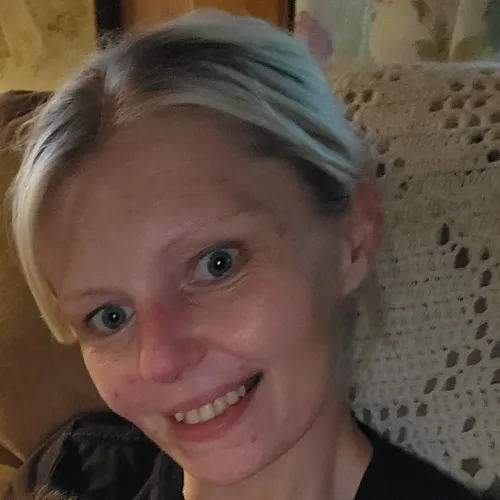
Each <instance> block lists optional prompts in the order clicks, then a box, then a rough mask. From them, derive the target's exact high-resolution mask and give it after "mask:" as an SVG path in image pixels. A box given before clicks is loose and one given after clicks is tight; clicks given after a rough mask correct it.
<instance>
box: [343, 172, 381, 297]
mask: <svg viewBox="0 0 500 500" xmlns="http://www.w3.org/2000/svg"><path fill="white" fill-rule="evenodd" d="M382 222H383V216H382V202H381V196H380V191H379V188H378V186H377V184H376V181H374V180H372V179H369V178H362V179H360V180H359V181H358V184H357V185H356V187H355V189H354V191H353V193H352V195H351V202H350V206H349V211H348V212H347V214H346V215H345V216H344V217H343V219H342V222H341V233H340V237H341V249H340V252H341V269H340V273H341V277H342V293H343V295H345V296H347V295H350V294H351V293H353V292H354V291H356V290H357V289H358V288H360V286H361V285H362V283H363V282H364V281H365V279H366V278H367V277H368V275H369V274H371V273H372V272H373V271H375V270H376V267H377V263H378V256H379V252H380V245H381V239H382Z"/></svg>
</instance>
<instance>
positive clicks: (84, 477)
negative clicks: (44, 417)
mask: <svg viewBox="0 0 500 500" xmlns="http://www.w3.org/2000/svg"><path fill="white" fill-rule="evenodd" d="M160 466H161V468H162V471H164V469H165V468H171V469H174V468H175V467H177V466H176V465H175V464H174V462H173V461H172V460H171V459H169V458H168V457H167V456H166V455H164V454H163V453H162V452H161V451H160V450H159V449H158V448H157V447H156V445H155V444H153V443H152V442H151V441H150V440H149V439H148V438H147V437H146V436H145V435H144V434H142V432H141V431H140V430H139V429H137V428H136V427H135V426H134V425H132V424H131V423H129V422H128V421H126V420H124V419H122V418H121V417H119V416H118V415H116V414H114V413H111V412H98V413H87V414H82V415H79V416H78V417H76V418H74V419H72V420H71V421H70V422H68V423H67V424H66V425H64V426H63V427H62V428H61V429H59V430H58V431H57V432H56V433H55V434H53V435H52V436H51V437H50V438H48V439H47V440H46V441H45V442H44V443H43V444H42V446H41V447H40V448H39V449H38V450H37V451H36V452H35V453H34V454H33V456H32V457H31V458H30V460H29V461H28V462H27V463H26V464H24V465H23V466H22V467H21V469H19V471H18V473H17V474H16V477H15V478H14V481H13V482H12V484H11V485H10V487H9V489H8V490H7V493H6V496H5V497H4V498H5V500H17V499H20V498H25V497H26V496H27V495H28V494H29V493H30V492H32V491H34V490H35V489H37V488H39V487H48V488H50V489H54V490H59V491H61V492H64V493H65V494H66V495H68V496H72V495H74V496H76V497H79V496H80V497H84V498H89V499H92V498H94V499H101V498H102V499H106V500H114V499H116V500H118V499H120V500H123V498H136V496H137V495H138V494H139V492H140V491H143V490H144V489H145V487H147V485H148V484H152V482H154V481H156V480H154V481H153V477H152V476H153V475H154V474H155V471H156V470H157V469H158V467H160ZM169 475H170V476H172V471H170V474H169ZM141 498H142V497H141ZM144 498H148V497H144Z"/></svg>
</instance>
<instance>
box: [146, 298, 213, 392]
mask: <svg viewBox="0 0 500 500" xmlns="http://www.w3.org/2000/svg"><path fill="white" fill-rule="evenodd" d="M139 327H140V353H139V368H140V372H141V375H142V378H143V379H144V380H147V381H150V382H154V383H157V384H170V383H173V382H176V381H177V380H179V379H181V378H182V377H183V376H184V374H185V373H187V372H188V371H189V370H190V369H192V368H193V367H195V366H197V365H198V364H199V363H200V362H201V361H202V359H203V358H204V357H205V354H206V351H207V349H206V346H205V345H204V344H203V342H202V341H201V340H200V339H198V338H196V337H195V336H194V335H193V325H192V324H191V321H190V318H189V314H188V312H187V311H186V310H185V309H184V308H182V307H164V306H161V305H157V306H155V307H152V308H149V309H148V310H147V311H146V312H145V313H144V314H143V315H142V317H140V318H139Z"/></svg>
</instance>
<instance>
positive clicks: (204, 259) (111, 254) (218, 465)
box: [39, 110, 365, 483]
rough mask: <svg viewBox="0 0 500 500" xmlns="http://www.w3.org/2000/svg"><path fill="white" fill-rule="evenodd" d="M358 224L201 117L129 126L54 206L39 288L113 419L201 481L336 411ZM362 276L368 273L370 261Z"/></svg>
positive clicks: (273, 453) (255, 458)
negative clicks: (343, 307)
mask: <svg viewBox="0 0 500 500" xmlns="http://www.w3.org/2000/svg"><path fill="white" fill-rule="evenodd" d="M346 227H350V225H349V224H346V223H345V219H334V218H330V217H325V216H323V215H320V214H319V213H318V211H317V208H316V206H315V203H314V200H313V198H312V196H311V194H310V193H309V190H308V189H307V188H306V187H305V186H304V184H303V182H302V181H301V179H300V177H299V176H298V175H296V173H295V172H294V171H293V169H292V168H290V166H289V165H285V164H282V163H281V162H280V161H277V160H270V159H263V158H257V157H255V156H252V155H251V154H250V153H249V152H247V151H246V149H245V148H244V147H243V146H242V145H240V144H238V141H235V140H234V137H233V136H232V134H231V131H230V129H229V127H227V126H224V125H223V124H222V122H220V121H219V120H218V119H217V118H216V117H213V116H211V115H209V114H208V113H203V112H201V111H194V110H191V111H187V110H183V111H182V110H178V111H176V112H175V113H172V112H170V115H169V116H168V117H166V116H163V117H161V118H160V117H156V118H151V117H149V118H142V119H140V120H138V121H136V122H134V123H133V124H130V125H126V126H122V127H121V128H120V129H119V130H118V131H116V133H114V135H112V137H110V138H109V139H108V140H107V141H106V143H105V144H104V145H103V146H102V147H101V149H100V150H99V151H98V152H97V153H95V154H93V155H92V156H91V157H89V158H87V159H86V160H85V162H84V164H83V165H82V166H81V168H80V169H79V170H78V172H77V173H76V174H74V175H73V176H72V177H71V178H68V179H66V180H65V181H63V182H62V184H60V185H59V186H58V187H57V189H55V190H54V191H53V192H52V194H51V196H50V198H49V200H48V201H47V204H46V206H45V209H44V213H43V214H42V217H41V221H40V232H39V234H40V251H41V260H42V264H43V268H44V271H45V273H46V275H47V276H48V279H49V281H50V283H51V286H52V287H53V289H54V290H55V293H56V295H57V299H58V304H59V307H60V309H61V311H62V314H63V316H64V317H65V319H67V320H68V322H70V323H71V325H72V327H73V328H74V330H75V331H76V332H77V333H78V336H79V341H80V344H81V349H82V353H83V357H84V360H85V363H86V365H87V368H88V371H89V373H90V375H91V377H92V379H93V381H94V382H95V384H96V386H97V388H98V390H99V392H100V394H101V396H102V397H103V398H104V400H105V401H106V402H107V403H108V404H109V406H110V407H111V408H112V409H113V410H114V411H116V412H117V413H119V414H120V415H122V416H123V417H125V418H127V419H128V420H130V421H131V422H133V423H134V424H136V425H137V426H138V427H140V428H141V429H142V430H143V431H144V432H145V433H146V434H147V435H148V436H150V437H151V439H153V440H154V441H155V442H156V443H157V444H158V445H159V446H160V447H161V448H162V449H163V450H164V451H165V452H166V453H168V454H170V455H171V456H172V457H173V458H174V459H175V460H177V461H178V462H179V463H180V465H181V466H183V467H184V468H185V469H186V470H187V471H188V472H189V473H190V474H192V475H194V476H195V477H198V478H200V479H206V480H210V481H214V482H218V483H230V482H233V481H237V480H240V479H243V478H245V477H247V476H249V475H251V474H252V473H254V472H256V471H258V470H259V469H261V468H262V467H264V466H265V465H266V464H268V463H270V462H272V461H273V460H275V459H277V458H278V457H279V456H280V455H282V454H284V453H285V452H286V451H287V450H289V449H290V448H291V447H292V446H293V445H294V444H295V443H296V442H297V441H299V440H300V439H301V438H302V437H303V436H304V435H305V434H306V433H307V432H308V430H309V429H310V428H311V427H312V426H313V425H314V423H315V422H316V421H317V419H318V418H320V416H321V415H322V414H323V413H324V412H325V411H328V410H327V409H328V408H331V406H332V401H334V400H335V398H336V397H337V398H340V397H341V396H340V394H339V395H338V396H336V395H335V391H334V387H335V385H334V384H332V377H333V373H334V369H335V366H334V365H335V362H334V360H335V359H336V353H337V352H338V346H339V343H338V339H339V336H340V333H341V330H342V322H343V319H342V316H340V315H338V314H335V311H336V310H337V307H336V306H337V305H338V304H339V302H341V300H342V298H343V296H344V294H345V293H347V289H349V288H353V287H354V286H355V285H356V282H359V281H360V280H361V279H362V278H363V276H362V274H363V271H362V269H364V268H365V266H363V265H361V266H360V265H358V264H356V263H355V259H352V258H351V257H352V254H353V245H352V244H351V234H350V230H346V229H345V228H346ZM358 260H359V259H358Z"/></svg>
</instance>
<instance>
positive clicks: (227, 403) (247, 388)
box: [174, 373, 263, 425]
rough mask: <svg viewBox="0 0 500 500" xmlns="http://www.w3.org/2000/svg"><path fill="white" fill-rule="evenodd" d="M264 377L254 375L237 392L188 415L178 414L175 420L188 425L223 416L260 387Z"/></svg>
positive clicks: (260, 374) (227, 394)
mask: <svg viewBox="0 0 500 500" xmlns="http://www.w3.org/2000/svg"><path fill="white" fill-rule="evenodd" d="M262 376H263V375H262V373H259V374H257V375H254V376H253V377H250V378H249V379H248V380H247V381H246V382H244V383H243V384H242V385H241V386H240V387H239V388H238V389H236V390H235V391H229V392H228V393H226V394H224V395H223V396H221V397H219V398H217V399H216V400H214V401H212V402H211V403H207V404H204V405H203V406H200V407H199V408H193V409H192V410H189V411H187V412H186V413H181V412H178V413H176V414H175V415H174V418H175V420H176V421H177V422H178V423H182V424H187V425H196V424H201V423H204V422H208V421H209V420H212V419H214V418H216V417H218V416H220V415H222V414H223V413H224V412H225V411H226V410H227V409H228V408H230V407H231V406H234V405H236V404H238V403H239V402H240V401H241V400H242V399H244V398H246V397H247V396H248V395H249V394H250V393H251V392H252V391H253V390H254V389H255V388H256V387H257V386H258V385H259V383H260V381H261V380H262Z"/></svg>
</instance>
